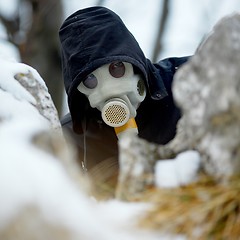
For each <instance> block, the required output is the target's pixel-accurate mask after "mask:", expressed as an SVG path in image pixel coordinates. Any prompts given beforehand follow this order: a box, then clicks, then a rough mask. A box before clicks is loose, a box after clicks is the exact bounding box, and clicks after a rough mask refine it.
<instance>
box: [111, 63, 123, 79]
mask: <svg viewBox="0 0 240 240" xmlns="http://www.w3.org/2000/svg"><path fill="white" fill-rule="evenodd" d="M109 72H110V74H111V75H112V76H113V77H115V78H120V77H122V76H123V75H124V74H125V66H124V64H123V62H114V63H111V64H110V66H109Z"/></svg>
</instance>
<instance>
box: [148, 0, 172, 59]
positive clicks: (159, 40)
mask: <svg viewBox="0 0 240 240" xmlns="http://www.w3.org/2000/svg"><path fill="white" fill-rule="evenodd" d="M169 2H170V0H164V1H163V7H162V12H161V13H160V14H161V16H160V17H159V23H158V26H159V28H158V33H157V37H156V42H155V47H154V49H153V55H152V56H153V57H152V60H153V62H156V61H157V60H158V56H159V54H160V52H161V50H162V37H163V33H164V30H165V26H166V22H167V19H168V12H169Z"/></svg>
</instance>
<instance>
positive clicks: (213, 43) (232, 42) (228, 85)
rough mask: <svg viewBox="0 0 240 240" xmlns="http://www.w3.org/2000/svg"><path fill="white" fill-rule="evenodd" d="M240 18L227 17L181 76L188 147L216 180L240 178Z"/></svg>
mask: <svg viewBox="0 0 240 240" xmlns="http://www.w3.org/2000/svg"><path fill="white" fill-rule="evenodd" d="M239 43H240V15H239V14H233V15H230V16H228V17H225V18H223V19H222V20H221V21H220V22H219V23H218V24H217V25H216V26H215V27H214V28H213V31H212V32H211V33H210V35H209V36H208V38H207V39H206V40H205V42H204V43H203V44H202V45H201V46H200V47H199V49H198V52H197V53H196V54H195V55H194V56H193V57H192V58H191V59H190V61H189V62H188V63H187V64H185V65H184V66H183V67H182V68H180V69H179V71H178V72H177V73H176V75H175V80H174V84H173V94H174V97H175V100H176V102H177V104H178V105H179V106H180V107H181V109H182V111H183V116H184V117H183V119H182V123H183V128H184V132H185V143H184V144H185V145H186V143H187V144H188V146H189V148H190V149H192V148H195V149H196V150H197V151H199V153H200V155H201V158H202V161H203V167H204V169H205V170H206V172H207V173H208V174H210V175H211V176H213V177H215V178H216V179H221V180H223V179H226V178H228V177H229V176H232V175H233V174H239V173H240V161H239V159H240V138H239V136H240V78H239V75H240V71H239V62H240V44H239Z"/></svg>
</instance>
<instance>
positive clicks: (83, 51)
mask: <svg viewBox="0 0 240 240" xmlns="http://www.w3.org/2000/svg"><path fill="white" fill-rule="evenodd" d="M59 35H60V42H61V48H62V67H63V76H64V84H65V89H66V93H67V95H68V105H69V109H70V114H69V115H67V116H66V117H65V118H64V119H63V120H62V124H63V127H66V128H68V129H69V131H70V132H71V133H72V134H73V135H74V138H75V140H76V142H77V144H78V145H79V148H80V152H81V153H80V154H84V149H85V154H86V155H85V157H86V158H87V159H88V158H94V157H96V156H97V158H100V159H98V160H96V161H101V159H105V158H108V157H112V156H113V155H115V154H117V138H116V136H115V133H114V129H113V128H111V127H109V126H107V125H106V124H105V123H104V122H103V121H102V119H101V113H100V111H98V110H97V109H93V108H91V107H90V105H89V101H88V99H87V97H86V96H85V95H83V94H82V93H80V92H79V91H78V90H77V86H78V85H79V84H80V82H81V81H82V80H83V79H84V78H85V77H86V76H87V75H88V74H90V73H91V72H92V71H93V70H95V69H97V68H98V67H100V66H102V65H104V64H107V63H110V62H113V61H116V60H117V61H125V62H129V63H131V64H133V66H134V70H135V71H136V72H138V73H141V74H142V75H143V77H144V79H145V84H146V87H147V95H146V98H145V100H144V101H143V102H142V103H141V105H140V107H139V108H138V110H137V116H136V118H135V119H136V123H137V126H138V131H139V136H140V137H141V138H144V139H147V140H148V141H151V142H155V143H159V144H166V143H167V142H169V141H170V140H171V139H172V138H173V137H174V135H175V132H176V124H177V121H178V120H179V118H180V111H179V109H178V108H177V107H176V106H175V104H174V101H173V97H172V92H171V85H172V80H173V75H174V73H175V71H176V69H177V68H178V67H179V66H180V65H181V64H183V63H184V62H185V61H186V60H187V57H183V58H169V59H165V60H162V61H160V62H159V63H156V64H153V63H151V61H150V60H149V59H147V58H146V57H145V56H144V53H143V52H142V50H141V48H140V47H139V45H138V43H137V41H136V40H135V38H134V37H133V35H132V34H131V33H130V32H129V31H128V29H127V28H126V26H125V25H124V23H123V22H122V20H121V19H120V18H119V16H118V15H116V14H115V13H114V12H112V11H111V10H109V9H107V8H104V7H91V8H86V9H82V10H79V11H77V12H75V13H74V14H72V15H71V16H70V17H68V18H67V19H66V20H65V21H64V23H63V25H62V26H61V29H60V32H59ZM84 135H85V137H84ZM100 155H101V157H100Z"/></svg>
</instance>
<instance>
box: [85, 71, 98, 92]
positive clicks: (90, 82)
mask: <svg viewBox="0 0 240 240" xmlns="http://www.w3.org/2000/svg"><path fill="white" fill-rule="evenodd" d="M97 84H98V81H97V78H96V77H95V76H94V75H93V74H89V75H88V76H87V77H86V78H85V79H84V80H83V85H84V86H85V87H87V88H90V89H93V88H95V87H96V86H97Z"/></svg>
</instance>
